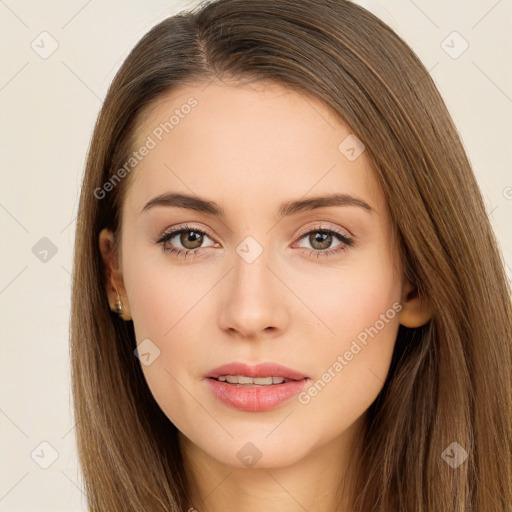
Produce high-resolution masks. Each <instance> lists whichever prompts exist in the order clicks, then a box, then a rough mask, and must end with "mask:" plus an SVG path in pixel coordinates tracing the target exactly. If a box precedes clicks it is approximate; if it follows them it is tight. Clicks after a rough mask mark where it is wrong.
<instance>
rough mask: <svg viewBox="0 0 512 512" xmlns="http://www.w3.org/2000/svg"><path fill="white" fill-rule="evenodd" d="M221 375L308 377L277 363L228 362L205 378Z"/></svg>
mask: <svg viewBox="0 0 512 512" xmlns="http://www.w3.org/2000/svg"><path fill="white" fill-rule="evenodd" d="M221 375H245V376H246V377H252V378H256V377H283V379H288V380H301V379H305V378H309V377H308V376H307V375H304V374H302V373H300V372H298V371H296V370H291V369H290V368H286V366H281V365H280V364H277V363H260V364H257V365H255V366H249V365H248V364H245V363H229V364H224V365H222V366H219V367H218V368H214V369H213V370H211V371H210V372H209V373H207V374H206V375H205V378H213V379H216V378H217V377H220V376H221Z"/></svg>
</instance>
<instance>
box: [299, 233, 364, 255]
mask: <svg viewBox="0 0 512 512" xmlns="http://www.w3.org/2000/svg"><path fill="white" fill-rule="evenodd" d="M303 239H306V242H307V243H308V244H309V247H307V246H306V247H305V248H307V249H311V251H310V253H309V255H310V256H311V255H316V257H317V258H318V257H321V256H322V257H323V256H330V255H332V254H337V253H340V252H342V251H346V250H348V248H349V247H351V246H352V245H354V241H353V240H352V238H350V237H349V236H347V235H345V234H343V233H341V232H340V231H338V230H336V229H332V228H326V227H322V226H316V227H315V228H314V229H312V230H309V231H307V232H306V233H304V234H303V235H301V237H300V239H299V240H303ZM336 241H338V243H337V244H336V245H333V243H335V242H336ZM299 247H304V246H303V245H300V246H299Z"/></svg>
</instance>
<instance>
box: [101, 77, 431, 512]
mask: <svg viewBox="0 0 512 512" xmlns="http://www.w3.org/2000/svg"><path fill="white" fill-rule="evenodd" d="M191 96H193V97H194V98H196V99H197V101H198V105H197V107H195V108H194V109H193V110H192V111H191V113H190V114H189V115H187V116H186V117H185V118H184V119H182V120H180V123H179V124H178V125H177V126H175V128H174V129H173V130H172V131H171V132H170V133H169V134H166V135H165V136H164V137H163V139H162V141H161V142H159V143H158V144H157V146H156V147H155V148H154V149H152V150H151V151H150V152H149V154H148V155H147V156H146V157H145V158H144V159H143V160H142V161H141V162H140V163H139V164H138V165H137V167H136V168H135V170H134V171H132V174H130V176H129V178H128V179H129V180H130V181H129V186H128V189H127V192H126V195H125V200H124V203H123V211H122V237H121V241H120V253H116V252H115V250H114V244H113V242H114V240H113V235H112V233H110V232H109V231H108V230H106V229H105V230H103V231H102V232H101V234H100V240H99V244H100V248H101V252H102V256H103V260H104V264H105V269H106V272H107V276H108V282H107V285H106V293H107V294H108V297H109V301H110V304H111V306H112V307H114V303H115V301H116V298H117V297H116V292H115V290H116V289H117V291H119V294H120V296H121V300H122V301H123V305H124V310H125V311H124V313H123V315H122V317H123V318H124V319H125V320H127V321H128V320H133V322H134V327H135V332H136V338H137V343H138V344H139V343H141V342H142V341H143V340H145V339H147V338H149V339H150V340H151V341H152V343H154V345H156V346H157V347H158V348H159V350H160V356H159V357H157V358H156V359H155V360H154V361H153V362H152V363H151V364H150V365H148V366H145V365H142V370H143V372H144V375H145V378H146V380H147V383H148V386H149V388H150V390H151V392H152V393H153V395H154V397H155V399H156V401H157V402H158V404H159V405H160V407H161V408H162V410H163V411H164V413H165V414H166V415H167V416H168V418H169V419H170V420H171V421H172V422H173V423H174V424H175V425H176V426H177V428H178V429H179V431H180V443H181V446H182V448H183V453H184V460H185V465H186V468H187V472H188V474H189V477H190V480H191V492H192V494H193V497H194V502H193V506H195V508H196V509H197V510H199V511H200V512H202V511H220V510H223V511H225V510H244V511H246V512H252V511H258V512H259V511H261V510H266V511H269V512H272V511H277V510H279V511H280V512H283V511H286V512H291V511H299V510H300V511H302V510H304V509H306V510H310V511H315V510H318V511H320V510H321V511H325V510H334V508H333V507H332V500H333V498H334V493H335V491H336V488H337V484H338V483H339V482H340V481H345V483H348V482H350V477H351V474H352V473H351V468H353V463H351V464H349V455H350V451H351V450H352V449H355V450H357V449H358V448H360V445H359V442H358V439H359V438H358V435H359V434H360V433H361V429H362V426H363V422H364V419H365V413H366V411H367V409H368V407H369V406H370V405H371V403H372V402H373V401H374V400H375V398H376V397H377V395H378V393H379V392H380V390H381V389H382V386H383V383H384V381H385V378H386V375H387V373H388V370H389V365H390V362H391V356H392V352H393V347H394V343H395V339H396V335H397V331H398V327H399V323H402V324H403V325H406V326H409V327H416V326H419V325H422V324H424V323H425V322H427V321H428V319H429V318H430V315H431V312H430V310H429V308H428V307H427V305H426V304H425V303H423V302H421V301H420V299H419V298H418V296H417V295H416V293H415V291H414V288H413V286H412V285H411V283H410V282H409V281H408V280H407V279H406V278H405V276H404V275H403V272H402V271H401V269H402V265H401V264H400V262H398V260H397V248H396V247H394V246H393V245H392V238H391V219H390V217H389V213H388V210H387V205H386V201H385V198H384V196H383V193H382V191H381V189H380V187H379V184H378V182H377V179H376V177H375V174H374V171H373V169H372V166H371V162H370V161H369V159H368V158H367V156H366V153H365V152H363V153H362V154H361V155H360V156H359V157H358V158H356V159H355V160H354V161H350V160H348V159H347V158H346V156H345V155H344V154H342V152H340V151H339V149H338V146H339V144H340V143H341V142H342V141H343V140H344V139H345V138H346V137H347V136H348V135H349V134H350V133H351V130H350V129H349V128H348V127H347V126H346V125H345V124H344V123H342V122H341V121H339V120H338V119H336V118H334V117H333V116H332V115H331V114H330V113H329V112H328V110H327V109H326V108H325V107H324V106H323V105H322V104H321V103H320V102H319V101H318V100H316V99H315V98H311V97H308V96H305V95H299V94H297V93H295V92H292V91H290V90H288V89H285V88H283V87H281V86H278V85H276V84H263V83H259V84H251V85H237V84H234V85H233V84H232V85H227V84H226V83H212V84H210V85H209V86H208V87H206V88H205V85H204V84H197V85H195V86H187V87H186V88H185V87H181V88H179V89H175V90H174V91H173V92H172V94H168V95H166V96H165V97H163V98H160V99H159V100H158V101H157V102H156V103H155V104H154V105H153V107H152V108H151V109H150V111H149V112H148V113H147V115H146V116H145V117H144V119H143V121H142V123H141V124H140V125H139V126H138V128H137V132H136V134H137V143H136V144H135V146H136V147H137V148H138V147H140V146H141V145H142V144H143V143H144V141H145V140H146V138H147V136H148V135H150V134H151V133H152V130H154V129H155V127H157V126H158V125H159V124H160V123H161V122H162V121H164V120H166V119H169V116H170V115H172V113H173V111H174V110H175V109H177V108H180V107H181V106H182V105H183V104H184V103H185V102H186V101H187V99H188V98H190V97H191ZM165 192H180V193H185V194H194V195H197V196H200V197H203V198H206V199H208V200H211V201H215V202H216V203H218V204H219V205H220V206H221V207H222V208H223V209H224V211H225V215H224V216H223V217H221V218H218V217H216V216H214V215H212V214H207V213H203V212H196V211H192V210H188V209H185V208H178V207H169V206H155V207H154V208H150V209H148V210H147V211H145V212H142V213H141V210H142V209H143V207H144V205H145V204H146V203H147V202H148V201H150V200H151V199H152V198H154V197H156V196H158V195H160V194H162V193H165ZM333 192H339V193H346V194H350V195H351V196H354V197H356V198H359V199H361V200H363V201H365V202H366V203H368V204H369V205H370V207H371V208H372V211H368V210H366V209H364V208H361V207H359V206H353V205H345V206H330V207H322V208H320V209H317V210H311V211H303V212H300V213H296V214H294V215H292V216H290V217H285V218H283V219H279V217H278V214H277V212H278V209H279V206H280V205H281V204H282V203H284V202H286V201H291V200H298V199H304V198H309V197H313V196H317V195H324V194H330V193H333ZM185 224H188V225H189V226H192V228H196V229H201V230H204V231H207V232H208V235H207V236H205V237H204V238H203V243H202V246H201V247H203V249H201V251H202V253H200V254H199V255H198V256H196V257H192V256H190V257H189V256H187V258H186V259H185V258H183V257H182V256H183V255H180V256H175V255H174V254H170V253H169V252H165V251H164V250H163V249H162V246H161V245H159V244H157V243H155V240H156V239H157V238H158V237H159V236H160V235H161V234H162V233H164V232H165V231H166V230H167V231H170V230H171V229H179V228H181V227H183V225H185ZM319 225H321V226H322V228H327V229H337V230H339V231H340V232H342V233H343V234H345V235H347V236H350V237H351V238H352V239H353V241H354V245H352V246H350V247H346V250H341V251H339V252H337V253H335V254H331V255H327V256H325V255H320V256H318V254H317V253H318V252H322V244H321V243H320V242H317V243H316V244H315V237H314V234H313V236H312V237H309V236H308V235H307V234H306V235H304V233H308V231H310V230H315V229H316V230H317V231H318V226H319ZM192 231H194V229H192ZM247 236H251V237H253V238H254V239H255V240H256V241H257V242H258V244H259V245H260V246H261V247H262V248H263V252H262V254H261V255H260V256H259V257H258V258H257V259H256V260H255V261H254V262H252V263H247V262H246V261H245V260H244V259H243V258H242V257H240V256H239V254H238V253H237V252H236V248H237V247H238V246H239V244H240V243H241V242H242V241H243V240H244V239H245V238H246V237H247ZM311 238H313V241H311ZM185 243H186V240H185ZM200 243H201V242H199V243H196V244H195V243H194V242H189V243H188V245H186V246H185V245H183V242H180V237H179V236H178V237H175V238H173V241H172V243H171V242H168V245H172V244H174V246H175V247H178V248H180V249H184V248H185V247H186V248H189V250H190V249H193V248H194V247H197V246H198V244H200ZM340 245H341V246H344V244H343V242H341V241H340V240H339V239H337V238H336V237H335V236H333V238H332V242H331V245H329V244H328V243H327V250H328V249H332V250H336V249H340ZM323 247H325V245H324V246H323ZM185 250H186V249H185ZM325 250H326V249H324V251H325ZM397 263H398V264H397ZM396 269H400V272H397V271H396ZM394 303H401V306H402V309H401V311H400V312H399V313H398V314H396V316H394V318H392V319H390V320H389V321H388V322H387V323H385V326H384V328H382V329H381V330H379V332H378V334H377V335H376V336H374V337H373V338H370V340H369V341H368V343H367V345H366V346H364V348H362V350H361V351H360V352H359V353H357V355H356V356H354V357H353V359H352V360H350V361H349V362H348V364H347V365H346V366H345V367H344V368H343V370H342V371H341V372H339V373H337V374H336V376H335V377H334V378H332V379H331V381H330V382H329V383H328V384H327V385H326V386H325V387H324V388H323V389H322V390H321V392H319V393H318V394H317V395H316V396H314V397H313V398H311V400H310V401H309V403H307V404H302V403H299V401H298V400H297V399H296V398H292V399H291V400H289V401H287V402H286V403H284V404H282V405H280V406H279V407H277V408H276V409H273V410H271V411H266V412H257V413H254V412H243V411H239V410H236V409H233V408H230V407H228V406H226V405H224V404H223V403H221V402H220V401H218V400H217V399H216V398H215V397H214V396H213V395H212V394H211V393H210V391H209V389H208V387H207V386H206V385H205V382H204V381H203V377H204V375H205V374H206V373H207V372H208V371H209V370H212V369H213V368H215V367H217V366H219V365H221V364H225V363H229V362H233V361H242V362H246V363H248V364H256V363H258V362H266V361H274V362H277V363H280V364H282V365H285V366H287V367H290V368H293V369H295V370H298V371H300V372H302V373H303V374H306V375H309V376H311V377H312V378H313V381H316V380H317V379H319V378H321V377H322V375H323V374H324V373H325V372H326V371H327V369H328V368H329V367H332V366H333V363H334V362H335V361H336V360H337V357H338V355H340V354H344V353H345V352H346V351H347V350H349V348H350V346H351V343H352V342H353V340H355V339H356V337H357V335H358V334H359V333H361V332H362V331H364V329H365V328H368V327H370V326H373V325H375V323H376V321H377V320H378V319H379V318H380V315H382V314H384V313H385V312H386V311H387V310H389V309H390V308H392V305H393V304H394ZM248 442H251V443H253V444H254V445H255V446H256V447H257V449H258V450H259V452H261V454H262V456H261V459H260V460H259V461H258V462H257V464H256V465H255V466H253V467H247V466H246V465H245V464H244V463H243V462H242V461H241V460H240V459H239V458H238V457H237V453H238V452H239V450H240V449H241V448H242V447H243V446H244V445H246V443H248ZM356 453H357V452H356ZM337 510H340V511H345V512H346V511H349V510H350V507H349V504H348V502H347V496H346V494H343V497H342V500H341V503H340V505H339V507H338V508H337Z"/></svg>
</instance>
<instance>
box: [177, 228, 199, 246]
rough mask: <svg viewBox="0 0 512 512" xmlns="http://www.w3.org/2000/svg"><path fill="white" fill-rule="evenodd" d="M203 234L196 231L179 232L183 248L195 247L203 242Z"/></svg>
mask: <svg viewBox="0 0 512 512" xmlns="http://www.w3.org/2000/svg"><path fill="white" fill-rule="evenodd" d="M203 239H204V236H203V234H202V233H200V232H198V231H192V230H190V231H182V232H181V234H180V243H181V245H183V247H184V248H185V249H190V250H193V249H197V248H198V247H201V245H202V244H203Z"/></svg>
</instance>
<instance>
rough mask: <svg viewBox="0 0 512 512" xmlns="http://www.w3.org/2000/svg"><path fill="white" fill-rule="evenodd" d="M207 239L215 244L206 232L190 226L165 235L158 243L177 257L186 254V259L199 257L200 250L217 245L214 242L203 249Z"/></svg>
mask: <svg viewBox="0 0 512 512" xmlns="http://www.w3.org/2000/svg"><path fill="white" fill-rule="evenodd" d="M205 238H207V239H209V240H211V241H212V242H213V240H212V239H211V238H210V237H209V236H208V234H207V233H206V232H205V231H203V230H201V229H197V228H194V227H190V226H183V227H180V228H179V229H175V230H173V231H169V232H167V233H164V234H163V235H162V236H161V237H160V238H159V239H158V240H157V241H156V243H157V244H161V245H162V248H163V250H164V252H168V253H171V254H174V255H175V256H180V255H182V254H184V257H185V258H186V257H188V256H197V255H198V253H199V252H201V251H200V249H203V248H204V247H212V246H213V245H215V242H213V243H212V244H210V245H208V246H204V247H201V246H202V245H203V243H204V241H205ZM217 245H218V244H217Z"/></svg>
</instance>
